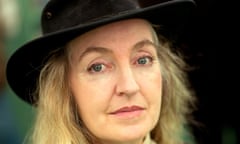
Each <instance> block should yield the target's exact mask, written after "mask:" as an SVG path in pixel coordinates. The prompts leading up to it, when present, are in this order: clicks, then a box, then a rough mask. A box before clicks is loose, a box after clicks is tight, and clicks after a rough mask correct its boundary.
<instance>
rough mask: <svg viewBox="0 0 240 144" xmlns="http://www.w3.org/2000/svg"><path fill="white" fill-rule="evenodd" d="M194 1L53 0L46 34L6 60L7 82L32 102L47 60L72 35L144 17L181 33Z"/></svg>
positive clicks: (46, 19)
mask: <svg viewBox="0 0 240 144" xmlns="http://www.w3.org/2000/svg"><path fill="white" fill-rule="evenodd" d="M194 7H195V2H194V1H193V0H50V1H49V2H48V3H47V4H46V6H45V7H44V9H43V12H42V18H41V22H42V32H43V35H42V36H41V37H39V38H36V39H34V40H32V41H30V42H28V43H26V44H25V45H23V46H22V47H20V48H18V49H17V50H16V52H15V53H14V54H13V55H12V56H11V57H10V59H9V61H8V63H7V81H8V83H9V86H10V87H11V89H12V90H13V91H14V92H15V93H16V95H17V96H19V97H20V98H22V99H23V100H25V101H26V102H28V103H30V104H33V103H35V102H36V101H37V100H36V99H33V95H32V93H33V92H34V91H35V88H36V82H37V80H38V77H39V73H40V70H41V68H42V67H43V65H44V61H43V60H44V59H46V57H47V56H48V54H49V53H50V51H52V50H55V49H57V48H59V47H63V46H64V45H65V44H66V43H67V42H69V41H70V40H72V39H73V38H75V37H77V36H79V35H81V34H83V33H84V32H87V31H89V30H91V29H94V28H96V27H98V26H101V25H104V24H107V23H111V22H114V21H119V20H124V19H129V18H143V19H146V20H148V21H150V22H151V23H152V24H157V25H162V26H163V28H164V29H165V30H166V31H168V32H169V33H168V34H167V35H168V36H179V35H180V34H181V31H182V29H183V27H184V24H185V23H186V22H187V20H188V18H189V16H190V15H191V13H192V11H193V10H194Z"/></svg>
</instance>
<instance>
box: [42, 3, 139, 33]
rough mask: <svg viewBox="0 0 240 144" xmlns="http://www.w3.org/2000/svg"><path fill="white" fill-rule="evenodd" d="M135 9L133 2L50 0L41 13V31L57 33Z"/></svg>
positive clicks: (136, 5) (135, 5)
mask: <svg viewBox="0 0 240 144" xmlns="http://www.w3.org/2000/svg"><path fill="white" fill-rule="evenodd" d="M137 7H138V4H137V3H136V2H135V0H70V1H67V0H50V1H49V2H48V4H47V5H46V6H45V8H44V10H43V13H42V20H41V22H42V31H43V33H44V34H46V33H51V32H55V31H59V30H62V29H66V28H70V27H73V26H77V25H80V24H85V23H88V22H91V21H94V20H96V19H100V18H103V17H108V16H109V17H110V16H111V15H117V14H118V13H121V12H126V11H129V10H134V9H137Z"/></svg>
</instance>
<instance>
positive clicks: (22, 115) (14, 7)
mask: <svg viewBox="0 0 240 144" xmlns="http://www.w3.org/2000/svg"><path fill="white" fill-rule="evenodd" d="M46 2H47V0H0V60H1V61H0V144H21V143H23V141H24V138H25V137H26V136H27V135H28V133H29V131H30V129H31V127H32V123H33V120H34V116H35V108H33V107H31V106H30V105H28V104H26V103H25V102H23V101H22V100H21V99H19V98H18V97H17V96H16V95H15V94H14V93H13V92H12V91H11V89H10V88H9V87H8V85H7V83H6V81H5V80H4V76H3V75H4V67H5V64H4V61H5V62H6V61H7V59H8V58H9V57H10V55H11V54H12V53H13V52H14V51H15V50H17V48H18V47H20V46H21V45H22V44H24V43H25V42H27V41H29V40H31V39H33V38H35V37H38V36H39V35H41V32H40V14H41V10H42V8H43V7H44V5H45V4H46ZM196 3H197V5H198V6H197V10H196V13H195V14H194V18H193V20H192V22H191V23H190V24H189V29H190V31H189V32H188V33H186V35H185V37H184V40H185V41H186V43H187V45H186V52H187V53H188V54H189V55H190V57H189V58H188V62H189V63H190V64H191V65H194V66H196V68H197V69H196V70H194V71H192V72H190V73H189V76H190V79H191V82H192V85H193V87H194V88H195V90H196V94H197V96H198V99H199V103H198V107H199V109H198V110H197V111H196V112H195V113H194V116H195V118H196V120H197V121H199V122H200V123H202V126H201V127H195V126H193V132H194V135H195V137H196V143H199V144H238V143H239V138H240V137H239V133H240V132H239V118H238V117H239V116H238V113H239V112H238V109H239V108H238V105H239V104H238V101H237V100H236V96H238V95H239V94H235V92H234V90H236V89H237V88H235V87H234V85H230V84H231V83H232V81H230V82H229V79H231V80H235V78H232V77H233V75H232V73H231V72H229V71H231V70H232V68H230V66H229V65H230V64H232V63H233V62H232V61H231V62H229V63H227V64H226V63H224V62H228V61H227V59H229V57H232V56H231V55H232V49H231V48H236V47H237V46H238V45H237V42H238V41H239V40H238V39H237V37H235V36H234V35H236V36H237V32H236V31H237V30H236V29H237V26H236V24H235V19H237V18H239V15H238V13H237V9H238V8H234V7H236V6H237V5H235V4H233V2H232V1H228V2H226V1H221V0H196ZM220 51H223V52H224V57H221V58H217V53H218V52H220ZM230 52H231V53H230ZM217 63H218V64H219V63H221V66H220V65H217ZM235 66H236V65H235ZM229 73H231V74H229ZM219 75H220V76H219ZM217 76H218V77H217ZM218 81H219V82H218Z"/></svg>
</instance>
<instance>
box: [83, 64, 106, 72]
mask: <svg viewBox="0 0 240 144" xmlns="http://www.w3.org/2000/svg"><path fill="white" fill-rule="evenodd" d="M105 68H106V66H105V65H104V64H101V63H97V64H92V65H91V66H90V67H89V68H88V69H87V70H88V71H89V72H92V73H97V72H101V71H104V69H105Z"/></svg>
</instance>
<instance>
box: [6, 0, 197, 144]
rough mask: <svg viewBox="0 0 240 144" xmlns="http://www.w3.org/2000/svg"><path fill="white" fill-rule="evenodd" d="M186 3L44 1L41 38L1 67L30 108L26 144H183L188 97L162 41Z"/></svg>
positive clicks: (179, 67) (179, 64) (175, 58)
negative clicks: (34, 112) (31, 116)
mask: <svg viewBox="0 0 240 144" xmlns="http://www.w3.org/2000/svg"><path fill="white" fill-rule="evenodd" d="M144 2H148V3H144ZM193 7H194V3H193V1H189V0H187V1H186V0H182V1H179V0H178V1H168V2H162V3H156V2H155V1H141V2H140V1H139V2H137V1H131V0H115V1H114V0H113V1H110V0H106V1H105V2H104V3H103V2H102V1H93V0H92V1H80V0H75V1H72V2H67V1H60V0H55V1H54V0H52V1H50V2H49V3H48V4H47V5H46V7H45V9H44V10H43V15H42V27H43V33H44V35H43V36H42V37H41V38H38V39H36V40H34V41H32V42H29V43H28V44H26V45H24V46H23V47H21V48H20V49H19V50H18V51H17V52H16V53H15V54H14V55H13V56H12V57H11V59H10V60H9V61H8V66H7V69H8V70H7V76H8V82H9V84H10V86H11V87H12V89H13V90H14V91H15V92H16V94H17V95H19V96H20V97H21V98H23V99H24V100H25V101H27V102H29V103H30V104H33V105H35V106H36V107H37V110H38V111H37V119H36V123H35V127H34V129H33V135H32V141H31V143H34V144H49V143H57V144H67V143H69V144H70V143H71V144H79V143H81V144H110V143H112V144H113V143H114V144H123V143H128V144H130V143H131V144H143V143H144V144H151V143H152V144H154V143H159V144H181V143H185V141H184V139H183V135H182V134H187V135H188V134H190V133H189V132H187V130H186V128H185V126H187V125H188V119H187V115H188V114H190V113H191V111H192V109H191V108H192V106H194V97H193V95H192V92H191V90H190V89H189V85H188V82H187V78H186V74H185V72H184V68H185V63H184V61H183V60H182V58H181V57H180V56H179V55H177V54H176V53H173V52H172V48H171V42H170V40H173V38H176V37H175V36H179V35H180V30H182V27H181V24H177V23H176V22H178V20H180V19H181V20H184V18H186V16H187V14H188V13H189V11H190V10H191V9H192V8H193ZM83 12H84V13H83ZM156 16H158V17H159V18H156ZM170 17H171V18H170ZM162 27H163V30H164V33H163V31H161V29H162ZM170 28H171V29H170ZM166 30H167V31H168V32H169V33H166ZM173 36H174V37H173ZM27 53H28V55H26V54H27ZM20 59H21V60H20ZM16 64H17V65H21V66H22V67H23V68H22V69H21V70H20V72H18V73H14V71H16V68H15V67H14V66H13V65H16Z"/></svg>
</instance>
